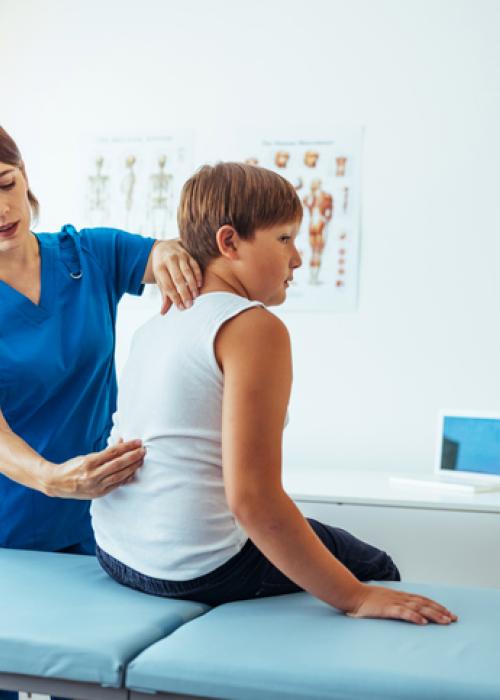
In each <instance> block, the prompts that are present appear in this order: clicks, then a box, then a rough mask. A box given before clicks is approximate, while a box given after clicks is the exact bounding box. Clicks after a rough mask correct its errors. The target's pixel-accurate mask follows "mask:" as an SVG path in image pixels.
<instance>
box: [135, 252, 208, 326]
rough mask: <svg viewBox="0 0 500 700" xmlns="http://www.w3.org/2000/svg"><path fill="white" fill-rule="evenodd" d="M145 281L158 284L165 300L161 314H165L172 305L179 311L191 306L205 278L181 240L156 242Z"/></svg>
mask: <svg viewBox="0 0 500 700" xmlns="http://www.w3.org/2000/svg"><path fill="white" fill-rule="evenodd" d="M143 282H144V283H145V284H152V283H153V282H156V284H157V285H158V287H159V288H160V291H161V295H162V299H163V301H162V307H161V313H162V314H165V313H166V312H167V311H168V310H169V308H170V307H171V305H172V303H173V304H175V305H176V306H177V307H178V308H179V309H185V308H188V307H189V306H191V304H192V303H193V299H195V298H196V297H197V296H198V289H199V287H201V285H202V283H203V276H202V274H201V270H200V267H199V265H198V263H197V262H196V260H194V258H192V257H191V256H190V255H189V254H188V253H187V252H186V251H185V250H184V248H183V247H182V245H181V243H180V242H179V241H178V240H169V241H156V243H155V244H154V245H153V248H152V249H151V253H150V254H149V258H148V263H147V266H146V270H145V272H144V279H143Z"/></svg>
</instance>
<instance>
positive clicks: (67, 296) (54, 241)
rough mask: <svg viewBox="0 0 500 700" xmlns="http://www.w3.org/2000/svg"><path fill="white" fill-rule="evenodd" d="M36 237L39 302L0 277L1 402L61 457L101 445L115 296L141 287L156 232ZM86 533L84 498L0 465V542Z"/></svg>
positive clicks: (55, 542)
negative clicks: (22, 479) (10, 474)
mask: <svg viewBox="0 0 500 700" xmlns="http://www.w3.org/2000/svg"><path fill="white" fill-rule="evenodd" d="M37 239H38V242H39V246H40V257H41V296H40V303H39V305H38V306H37V305H36V304H33V303H32V302H31V301H30V300H29V299H27V298H26V297H25V296H23V295H22V294H20V293H19V292H17V291H16V290H15V289H13V288H12V287H10V286H9V285H7V284H6V283H4V282H2V281H0V406H1V408H2V411H3V414H4V416H5V419H6V421H7V423H8V424H9V426H10V427H11V429H12V430H13V431H14V432H15V433H16V434H17V435H19V436H20V437H22V438H23V440H25V441H26V442H27V443H28V444H29V445H31V447H32V448H33V449H34V450H36V451H37V452H39V453H40V454H41V455H43V456H44V457H45V458H46V459H48V460H49V461H51V462H56V463H60V462H64V461H65V460H67V459H70V458H71V457H75V456H77V455H83V454H87V453H89V452H95V451H98V450H101V449H103V448H104V447H105V446H106V440H107V437H108V434H109V432H110V428H111V416H112V414H113V412H114V410H115V406H116V376H115V365H114V349H115V320H116V311H117V304H118V302H119V300H120V297H121V296H122V294H124V293H125V292H129V293H130V294H141V292H142V289H143V287H142V284H141V282H142V279H143V277H144V272H145V269H146V265H147V261H148V257H149V253H150V252H151V248H152V245H153V243H154V240H153V239H151V238H144V237H143V236H137V235H133V234H130V233H126V232H124V231H118V230H116V229H107V228H98V229H84V230H82V231H80V232H79V233H78V232H77V231H76V230H75V229H74V228H73V227H72V226H65V227H64V228H63V229H62V230H61V232H60V233H57V234H47V233H41V234H37ZM80 273H81V275H80ZM91 537H92V529H91V525H90V516H89V501H80V500H71V499H63V498H49V497H48V496H45V495H44V494H42V493H40V492H39V491H35V490H33V489H29V488H27V487H25V486H22V485H21V484H18V483H16V482H14V481H12V480H11V479H9V478H7V477H6V476H4V475H3V474H0V547H18V548H23V549H37V550H46V551H56V550H59V549H64V548H66V547H71V546H73V545H75V544H78V543H81V542H84V541H85V540H88V539H89V538H91Z"/></svg>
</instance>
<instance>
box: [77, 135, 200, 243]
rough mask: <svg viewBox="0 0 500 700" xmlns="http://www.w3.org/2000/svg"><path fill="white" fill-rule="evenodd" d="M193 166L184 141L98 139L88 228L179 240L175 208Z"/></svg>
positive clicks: (90, 175) (90, 169)
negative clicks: (109, 229) (111, 227)
mask: <svg viewBox="0 0 500 700" xmlns="http://www.w3.org/2000/svg"><path fill="white" fill-rule="evenodd" d="M192 160H193V159H192V145H191V142H190V139H189V138H188V137H186V136H184V137H180V136H170V137H163V138H157V139H155V138H151V139H137V138H135V139H100V140H99V141H97V142H96V144H95V147H94V148H93V149H92V153H91V155H90V157H89V160H88V163H87V171H86V177H85V190H86V202H85V225H86V226H113V227H115V228H122V229H124V230H126V231H131V232H133V233H142V234H144V235H148V236H154V237H156V238H172V237H175V236H176V235H177V224H176V214H177V211H176V210H177V202H178V199H179V193H180V189H181V187H182V185H183V183H184V181H185V180H186V179H187V178H188V177H189V176H190V175H191V174H192V170H193V166H192Z"/></svg>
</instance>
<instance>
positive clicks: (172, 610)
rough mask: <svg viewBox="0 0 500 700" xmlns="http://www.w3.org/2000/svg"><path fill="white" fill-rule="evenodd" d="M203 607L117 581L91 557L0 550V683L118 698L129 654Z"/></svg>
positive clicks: (9, 686) (0, 685)
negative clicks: (146, 592)
mask: <svg viewBox="0 0 500 700" xmlns="http://www.w3.org/2000/svg"><path fill="white" fill-rule="evenodd" d="M206 610H207V607H206V606H204V605H200V604H198V603H191V602H185V601H175V600H167V599H165V598H156V597H153V596H148V595H145V594H143V593H139V592H137V591H133V590H130V589H128V588H125V587H123V586H120V585H119V584H117V583H115V582H114V581H112V580H111V579H110V578H109V577H108V576H107V575H106V574H105V573H104V572H103V571H102V570H101V569H100V567H99V564H98V563H97V560H96V559H95V557H87V556H76V555H72V554H51V553H47V552H29V551H20V550H9V549H0V688H1V689H4V690H9V689H13V690H14V689H22V690H32V691H35V692H42V693H44V692H47V693H52V694H57V695H65V696H68V695H69V696H70V697H79V698H99V697H104V695H109V696H110V697H113V696H115V697H116V698H119V697H123V698H125V697H126V696H127V691H126V690H125V689H124V688H123V680H124V678H123V677H124V671H125V667H126V665H127V663H128V662H129V661H130V659H132V658H133V657H134V656H136V655H137V654H139V653H140V652H141V651H142V650H143V649H145V648H146V647H148V646H149V645H150V644H153V643H154V642H156V641H158V640H159V639H162V638H163V637H166V636H167V635H168V634H170V633H171V632H173V631H174V630H175V629H176V628H177V627H179V626H180V625H182V624H184V623H185V622H187V621H189V620H192V619H193V618H195V617H197V616H198V615H202V614H203V613H205V611H206ZM103 687H104V688H107V691H104V689H103Z"/></svg>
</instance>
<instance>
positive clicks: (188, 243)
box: [177, 163, 302, 269]
mask: <svg viewBox="0 0 500 700" xmlns="http://www.w3.org/2000/svg"><path fill="white" fill-rule="evenodd" d="M301 219H302V204H301V201H300V199H299V197H298V195H297V193H296V191H295V188H294V187H293V185H292V184H291V183H290V182H288V180H285V178H283V177H281V175H278V174H277V173H273V172H272V171H271V170H266V169H265V168H260V167H257V166H255V165H247V164H244V163H217V165H213V166H212V165H204V166H203V167H202V168H200V170H198V172H196V173H195V174H194V175H193V176H192V177H191V178H189V180H188V181H187V182H186V183H185V185H184V187H183V188H182V193H181V200H180V203H179V208H178V210H177V222H178V225H179V232H180V237H181V241H182V244H183V245H184V247H185V248H186V250H187V251H188V253H190V254H191V255H192V256H193V257H194V258H195V259H196V260H197V262H198V263H199V264H200V266H201V267H202V268H203V269H205V267H206V266H207V264H208V263H209V262H210V260H211V259H212V258H217V257H219V255H220V253H219V249H218V247H217V243H216V239H215V234H216V233H217V231H218V230H219V228H220V227H221V226H224V225H229V226H232V227H233V228H234V229H235V230H236V231H237V233H238V235H239V236H240V238H244V239H251V238H253V236H254V234H255V231H256V230H257V229H258V228H267V227H270V226H275V225H276V224H281V223H289V222H295V221H296V222H300V221H301Z"/></svg>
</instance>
